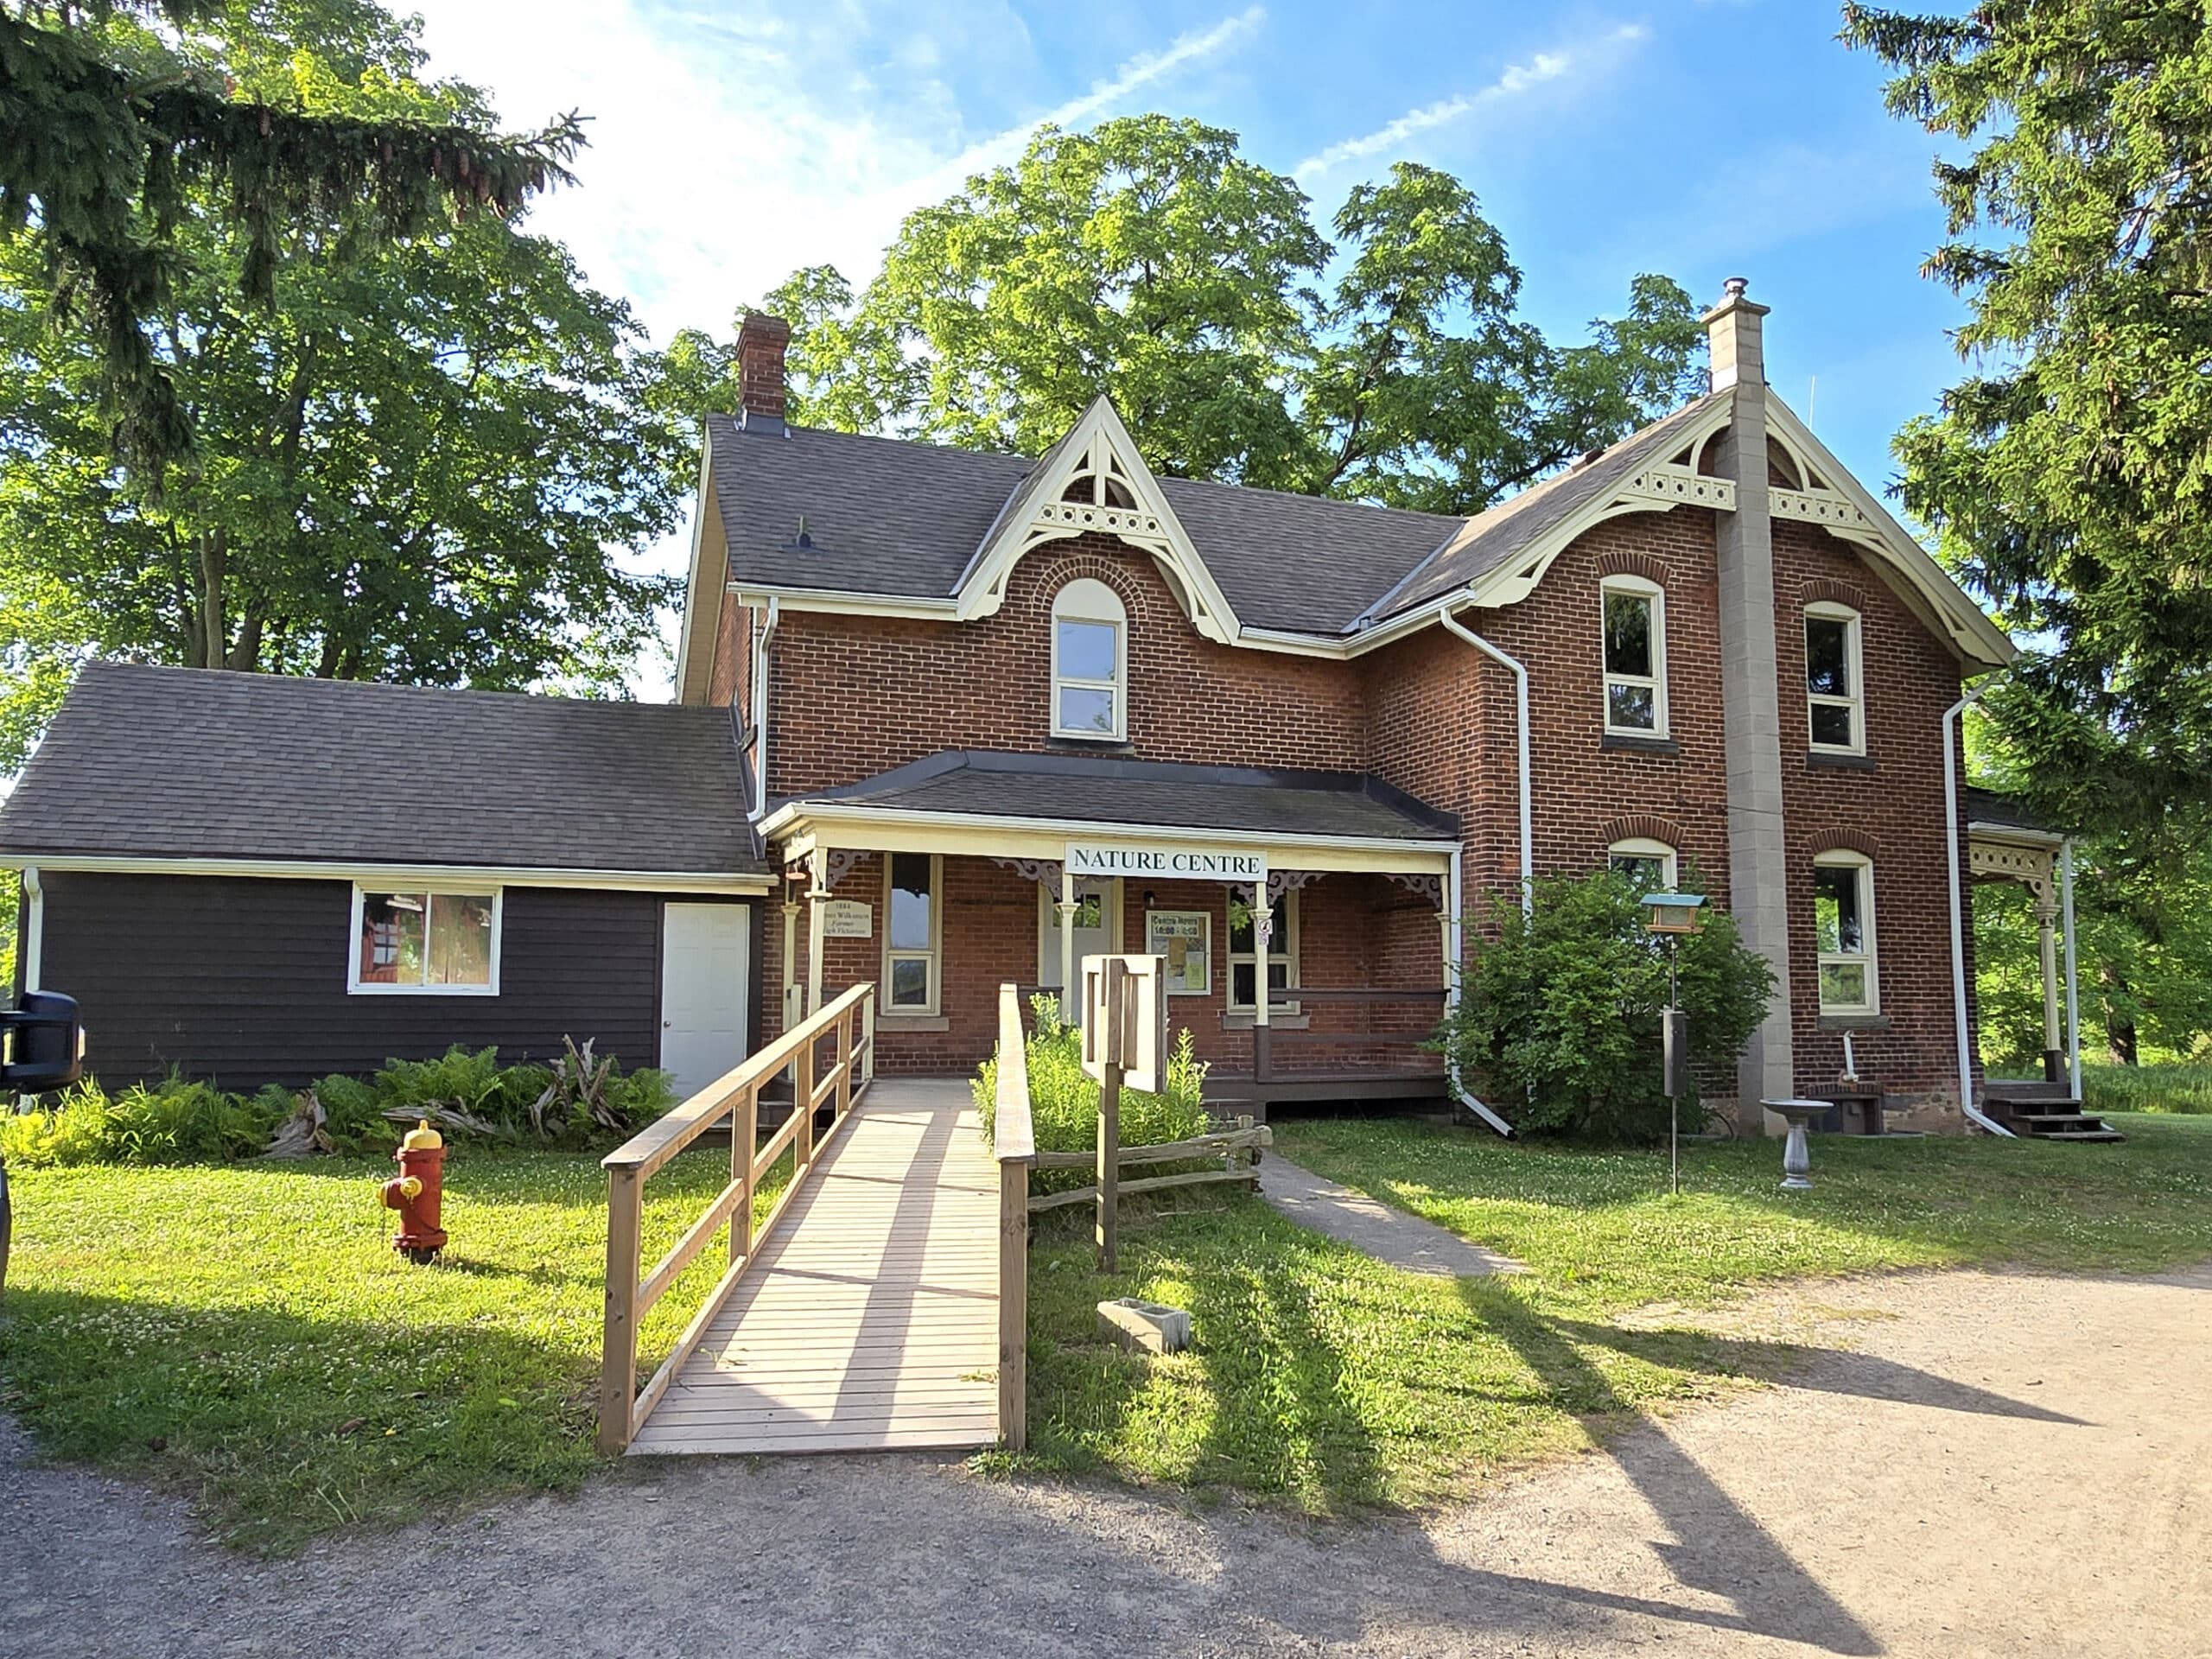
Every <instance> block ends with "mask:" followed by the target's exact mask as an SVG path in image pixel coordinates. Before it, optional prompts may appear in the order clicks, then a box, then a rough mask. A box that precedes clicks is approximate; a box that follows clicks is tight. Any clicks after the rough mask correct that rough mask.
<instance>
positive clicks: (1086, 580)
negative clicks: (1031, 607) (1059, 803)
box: [1052, 576, 1129, 739]
mask: <svg viewBox="0 0 2212 1659" xmlns="http://www.w3.org/2000/svg"><path fill="white" fill-rule="evenodd" d="M1128 636H1129V619H1128V612H1127V611H1125V610H1123V609H1122V601H1121V598H1120V596H1119V595H1118V594H1116V593H1115V592H1114V590H1113V589H1112V588H1109V587H1108V586H1107V585H1106V584H1105V583H1104V582H1098V581H1096V580H1094V579H1093V578H1091V577H1090V576H1084V577H1082V578H1080V579H1078V580H1077V581H1075V582H1070V583H1068V585H1067V586H1066V587H1065V588H1061V589H1060V591H1059V594H1058V596H1057V597H1055V598H1054V599H1053V601H1052V735H1053V736H1055V737H1088V738H1097V739H1116V738H1122V737H1126V736H1127V735H1128V666H1129V662H1128Z"/></svg>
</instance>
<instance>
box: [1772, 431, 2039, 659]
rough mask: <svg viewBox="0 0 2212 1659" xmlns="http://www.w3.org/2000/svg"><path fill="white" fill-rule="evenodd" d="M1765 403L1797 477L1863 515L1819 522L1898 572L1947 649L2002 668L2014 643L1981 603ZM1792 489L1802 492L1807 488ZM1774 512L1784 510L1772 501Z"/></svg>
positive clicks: (1805, 434)
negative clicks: (1853, 521)
mask: <svg viewBox="0 0 2212 1659" xmlns="http://www.w3.org/2000/svg"><path fill="white" fill-rule="evenodd" d="M1766 407H1767V429H1768V432H1769V434H1770V436H1772V437H1773V439H1774V440H1775V442H1777V443H1779V444H1780V445H1781V446H1782V447H1783V449H1784V450H1785V451H1786V452H1787V453H1788V454H1789V457H1790V459H1791V460H1792V461H1796V462H1797V464H1798V467H1799V468H1800V472H1799V478H1800V481H1801V482H1804V483H1808V484H1811V483H1814V482H1815V481H1817V482H1818V483H1819V484H1821V485H1824V486H1826V490H1827V493H1829V494H1832V495H1834V496H1835V497H1838V498H1840V500H1841V501H1842V502H1844V503H1847V504H1848V505H1851V506H1853V507H1855V508H1856V509H1857V510H1858V512H1859V514H1860V516H1861V517H1862V518H1863V519H1864V520H1865V523H1864V524H1863V525H1859V526H1855V527H1854V526H1850V525H1847V524H1842V523H1823V524H1822V527H1823V528H1824V529H1826V530H1827V531H1829V532H1831V533H1832V534H1834V535H1836V536H1839V537H1842V538H1844V539H1845V540H1847V541H1849V542H1852V543H1854V544H1855V545H1858V546H1860V547H1864V548H1866V550H1868V551H1869V552H1872V553H1873V554H1875V555H1877V556H1878V559H1879V561H1880V563H1882V564H1883V565H1886V566H1888V567H1889V568H1890V569H1891V570H1893V571H1895V572H1896V573H1897V575H1899V576H1900V577H1902V578H1903V579H1904V582H1905V583H1906V584H1907V586H1908V587H1909V588H1910V589H1911V590H1912V592H1913V593H1914V594H1916V595H1917V596H1918V597H1919V599H1920V601H1921V602H1922V603H1923V604H1924V605H1926V606H1928V607H1929V608H1930V609H1931V610H1932V611H1933V613H1935V615H1936V619H1937V620H1938V621H1940V622H1941V624H1942V629H1943V632H1946V633H1947V634H1948V636H1949V639H1950V644H1951V647H1952V649H1953V650H1955V651H1956V652H1959V654H1960V655H1961V656H1962V657H1964V658H1967V660H1968V661H1969V662H1974V663H1979V664H1982V665H1983V666H1985V667H1988V668H2003V667H2004V666H2005V664H2008V663H2010V662H2011V661H2012V659H2013V658H2015V657H2018V655H2019V654H2020V652H2019V647H2018V646H2017V645H2014V644H2013V643H2012V639H2011V637H2010V636H2009V635H2008V634H2006V633H2005V630H2004V629H2002V628H2000V627H1999V626H1997V624H1995V623H1994V622H1993V621H1991V620H1989V618H1988V617H1986V616H1985V615H1984V614H1982V610H1981V607H1980V606H1979V605H1977V604H1975V603H1974V601H1973V600H1972V599H1971V598H1969V597H1968V596H1967V592H1966V590H1965V589H1964V588H1961V587H1960V586H1959V585H1958V583H1957V582H1954V581H1952V580H1951V577H1950V575H1949V573H1948V571H1946V570H1945V569H1943V567H1942V565H1940V564H1938V563H1936V561H1935V560H1934V559H1933V558H1931V557H1930V556H1929V553H1928V550H1927V549H1926V548H1924V547H1923V546H1921V544H1920V543H1918V542H1917V541H1916V540H1914V539H1913V537H1912V533H1911V532H1910V531H1908V530H1906V529H1905V527H1904V525H1903V524H1899V523H1898V522H1897V520H1896V519H1895V518H1892V517H1891V515H1890V512H1889V510H1888V509H1887V508H1885V506H1883V505H1882V504H1881V503H1880V502H1879V501H1878V500H1876V499H1874V497H1873V495H1872V493H1871V492H1869V491H1868V490H1867V488H1866V486H1865V485H1863V484H1861V483H1860V482H1859V480H1857V479H1855V478H1853V476H1852V475H1851V474H1850V473H1849V472H1848V471H1847V469H1846V468H1845V467H1844V465H1843V463H1842V462H1841V461H1838V460H1837V459H1836V458H1835V457H1834V455H1833V454H1829V453H1828V449H1827V446H1826V445H1825V444H1823V443H1822V442H1821V441H1820V440H1819V439H1818V438H1816V437H1815V436H1814V435H1813V432H1812V429H1811V428H1809V427H1808V426H1807V425H1806V424H1805V423H1804V422H1802V421H1801V420H1799V419H1798V418H1797V416H1796V412H1795V411H1794V410H1791V409H1790V407H1789V404H1785V403H1783V401H1782V399H1781V398H1780V397H1777V396H1776V395H1775V394H1774V392H1773V391H1771V390H1770V391H1768V393H1767V398H1766ZM1808 474H1810V476H1808ZM1791 494H1792V492H1789V491H1787V490H1777V491H1770V492H1769V495H1770V499H1772V498H1774V497H1776V496H1781V497H1789V496H1790V495H1791ZM1795 494H1796V495H1801V496H1802V495H1805V494H1806V492H1803V491H1799V492H1796V493H1795ZM1775 516H1776V517H1777V518H1783V517H1788V516H1789V515H1788V514H1786V513H1785V512H1783V507H1782V505H1780V504H1777V505H1776V508H1775ZM1815 522H1820V521H1815Z"/></svg>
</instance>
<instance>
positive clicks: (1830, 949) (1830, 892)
mask: <svg viewBox="0 0 2212 1659" xmlns="http://www.w3.org/2000/svg"><path fill="white" fill-rule="evenodd" d="M1813 944H1814V949H1815V951H1817V953H1818V955H1819V961H1820V976H1821V1013H1822V1014H1872V1013H1874V1012H1875V1011H1876V1010H1877V1009H1878V1008H1879V1007H1880V1006H1881V998H1880V989H1879V987H1878V985H1877V983H1876V981H1875V964H1874V864H1873V861H1872V859H1869V858H1866V857H1864V856H1862V855H1859V854H1858V853H1847V852H1834V853H1822V854H1821V855H1820V856H1819V857H1817V858H1815V860H1814V861H1813Z"/></svg>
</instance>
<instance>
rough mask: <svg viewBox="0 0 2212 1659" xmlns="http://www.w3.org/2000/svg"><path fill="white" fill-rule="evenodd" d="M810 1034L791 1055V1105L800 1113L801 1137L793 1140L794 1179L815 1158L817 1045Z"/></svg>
mask: <svg viewBox="0 0 2212 1659" xmlns="http://www.w3.org/2000/svg"><path fill="white" fill-rule="evenodd" d="M815 1040H816V1039H814V1038H813V1037H809V1038H808V1039H806V1040H805V1041H804V1043H802V1044H800V1045H799V1050H798V1053H797V1054H795V1055H793V1056H792V1057H791V1109H792V1110H793V1111H795V1112H797V1113H798V1114H799V1121H798V1139H797V1140H796V1141H793V1142H792V1143H791V1144H792V1147H793V1148H794V1151H793V1153H792V1155H791V1179H793V1180H797V1179H798V1173H799V1171H801V1170H803V1169H804V1168H805V1167H806V1166H808V1165H809V1164H810V1163H812V1162H813V1161H814V1045H815Z"/></svg>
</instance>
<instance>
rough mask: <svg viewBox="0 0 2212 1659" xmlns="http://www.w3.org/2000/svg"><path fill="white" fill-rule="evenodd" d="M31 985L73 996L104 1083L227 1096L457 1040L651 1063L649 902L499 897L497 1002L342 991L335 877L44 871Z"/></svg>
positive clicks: (653, 926) (653, 1018)
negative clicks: (178, 1073) (40, 940)
mask: <svg viewBox="0 0 2212 1659" xmlns="http://www.w3.org/2000/svg"><path fill="white" fill-rule="evenodd" d="M46 890H47V901H46V955H45V967H44V970H43V972H42V973H41V976H40V977H41V980H42V981H43V982H44V983H45V984H46V985H47V986H48V988H52V989H54V990H58V991H66V992H67V993H68V994H69V995H73V996H74V997H75V998H76V999H77V1001H78V1002H79V1006H80V1007H81V1008H82V1009H83V1014H84V1020H85V1027H86V1033H87V1053H86V1069H87V1071H90V1072H91V1073H92V1075H94V1076H96V1077H99V1079H100V1081H101V1082H103V1083H104V1084H109V1085H111V1086H112V1085H114V1084H120V1083H126V1082H129V1081H130V1080H132V1079H134V1078H139V1077H157V1076H161V1075H163V1074H165V1073H167V1072H168V1070H169V1068H170V1067H171V1066H172V1065H175V1066H178V1067H181V1069H182V1070H183V1071H185V1072H186V1073H187V1074H188V1075H189V1076H192V1077H207V1078H211V1079H213V1080H214V1081H216V1082H218V1083H220V1084H222V1085H223V1086H225V1087H226V1088H232V1089H245V1088H252V1087H255V1086H257V1085H258V1084H263V1083H268V1082H272V1081H273V1082H278V1083H300V1082H304V1081H306V1080H308V1079H309V1078H312V1077H319V1076H321V1075H324V1074H326V1073H328V1072H332V1071H353V1072H364V1071H374V1070H375V1069H376V1068H377V1067H378V1066H379V1065H382V1064H383V1063H384V1062H385V1060H386V1059H388V1058H395V1057H396V1058H403V1059H419V1058H425V1057H427V1056H431V1055H436V1054H442V1053H443V1052H445V1051H446V1049H447V1048H448V1046H451V1045H453V1044H454V1043H462V1044H466V1045H467V1046H470V1047H473V1048H481V1047H485V1046H496V1047H497V1048H498V1049H499V1051H500V1052H501V1055H502V1057H503V1058H505V1059H508V1060H510V1061H513V1060H522V1059H525V1058H527V1059H542V1058H544V1057H546V1056H547V1055H549V1054H551V1053H555V1052H558V1051H559V1049H560V1046H561V1039H562V1038H563V1036H572V1037H574V1038H575V1039H576V1040H577V1041H578V1042H580V1043H581V1042H582V1041H583V1040H584V1039H587V1038H592V1039H597V1042H598V1052H600V1053H602V1054H613V1055H616V1056H618V1057H619V1058H620V1059H621V1061H622V1063H623V1065H626V1066H639V1065H652V1064H654V1063H655V1062H656V1061H657V1060H658V1058H659V1052H660V1046H659V1033H660V1017H659V1016H660V912H661V905H662V902H663V901H662V898H661V895H659V894H658V893H601V892H586V891H582V890H577V889H572V888H553V887H510V888H508V889H507V893H506V900H505V915H504V918H503V920H502V923H501V930H500V931H501V944H500V963H499V995H497V996H486V997H474V996H419V997H418V996H349V995H346V950H347V944H348V936H349V932H350V928H351V922H352V918H351V916H350V915H349V913H348V906H350V905H351V904H352V902H353V895H352V889H351V888H350V887H349V886H348V885H347V884H346V883H345V882H342V881H300V880H245V879H234V878H231V877H219V876H171V875H87V874H69V873H67V872H62V871H49V872H48V874H47V876H46Z"/></svg>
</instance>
